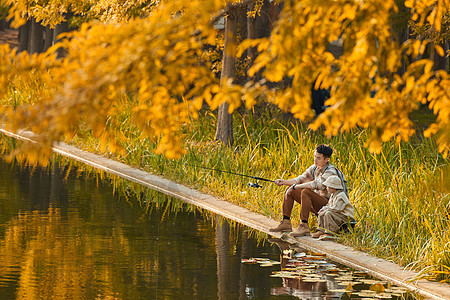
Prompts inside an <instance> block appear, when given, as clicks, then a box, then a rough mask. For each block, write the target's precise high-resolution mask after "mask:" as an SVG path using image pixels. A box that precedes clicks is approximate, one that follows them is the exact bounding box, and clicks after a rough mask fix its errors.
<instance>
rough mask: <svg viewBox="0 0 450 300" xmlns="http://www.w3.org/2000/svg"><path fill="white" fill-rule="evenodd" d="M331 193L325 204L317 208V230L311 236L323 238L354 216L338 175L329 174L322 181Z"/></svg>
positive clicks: (337, 229)
mask: <svg viewBox="0 0 450 300" xmlns="http://www.w3.org/2000/svg"><path fill="white" fill-rule="evenodd" d="M323 185H324V186H326V187H327V191H328V193H330V194H331V197H330V199H329V200H328V203H327V205H325V206H324V207H322V208H321V209H320V210H319V214H318V217H317V232H316V233H313V234H312V235H311V236H312V237H313V238H318V239H325V238H327V237H328V236H333V235H334V234H335V233H337V232H338V231H339V228H340V227H341V225H343V224H345V223H347V222H349V221H351V220H353V219H354V218H355V209H354V208H353V205H352V204H351V203H350V201H349V200H348V196H347V194H346V193H345V192H344V187H343V185H342V182H341V179H340V178H339V177H338V176H330V177H328V178H327V180H325V182H324V183H323Z"/></svg>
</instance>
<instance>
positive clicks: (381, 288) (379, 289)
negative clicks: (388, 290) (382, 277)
mask: <svg viewBox="0 0 450 300" xmlns="http://www.w3.org/2000/svg"><path fill="white" fill-rule="evenodd" d="M369 290H371V291H375V292H384V290H385V288H384V285H382V284H381V283H375V284H372V285H371V286H370V287H369Z"/></svg>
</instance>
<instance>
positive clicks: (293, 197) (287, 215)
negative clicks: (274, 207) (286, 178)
mask: <svg viewBox="0 0 450 300" xmlns="http://www.w3.org/2000/svg"><path fill="white" fill-rule="evenodd" d="M301 194H302V189H297V190H293V189H292V188H291V187H288V188H287V189H286V191H285V193H284V197H283V221H281V223H280V224H279V225H278V226H277V227H274V228H270V229H269V231H272V232H284V231H292V224H291V213H292V208H293V207H294V203H295V202H298V203H300V197H301Z"/></svg>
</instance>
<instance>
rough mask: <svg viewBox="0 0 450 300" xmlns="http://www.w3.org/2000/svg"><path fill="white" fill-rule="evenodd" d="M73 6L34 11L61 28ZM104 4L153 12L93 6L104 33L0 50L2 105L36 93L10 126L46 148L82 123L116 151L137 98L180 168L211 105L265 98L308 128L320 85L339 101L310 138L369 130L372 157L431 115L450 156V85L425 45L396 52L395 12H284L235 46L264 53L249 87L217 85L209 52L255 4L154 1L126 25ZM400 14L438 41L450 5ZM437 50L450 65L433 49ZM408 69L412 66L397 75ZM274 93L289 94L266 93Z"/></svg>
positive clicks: (16, 10)
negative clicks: (36, 50) (190, 131)
mask: <svg viewBox="0 0 450 300" xmlns="http://www.w3.org/2000/svg"><path fill="white" fill-rule="evenodd" d="M5 1H6V0H3V2H2V3H4V4H6V5H8V6H9V7H10V16H11V17H13V18H14V19H15V20H20V19H21V18H24V16H26V14H25V13H24V8H23V7H22V6H23V3H25V2H26V1H24V2H22V1H12V0H8V1H6V2H5ZM68 2H69V1H57V0H53V1H45V4H46V6H45V7H47V11H44V10H43V7H42V6H40V5H38V4H36V3H38V2H36V1H33V2H32V3H31V2H30V3H29V4H30V5H29V6H27V8H26V9H27V11H28V12H29V11H33V12H35V13H36V14H41V18H42V19H41V20H44V19H47V20H48V22H53V21H54V20H56V21H57V20H58V14H57V13H56V12H57V8H59V7H64V5H66V4H67V3H68ZM103 2H105V3H103ZM106 2H108V3H113V2H114V3H117V4H118V5H119V6H120V5H125V4H126V3H131V2H132V3H133V4H135V5H137V6H136V7H138V6H139V5H141V4H143V5H144V6H145V3H144V2H145V1H113V2H110V1H96V3H97V5H98V7H99V8H100V10H98V11H99V12H103V13H102V15H103V16H105V17H104V19H102V20H103V22H99V21H98V20H97V21H94V22H89V23H85V24H83V25H82V26H81V28H80V29H79V30H77V31H75V32H73V33H70V34H67V39H66V40H64V41H63V42H62V43H60V44H59V45H57V46H55V47H53V48H51V49H49V51H47V52H46V53H44V54H40V55H33V56H28V55H27V54H26V53H21V54H18V53H16V52H14V51H12V50H11V49H9V48H8V47H6V46H3V47H2V48H1V50H0V51H1V57H0V60H1V61H0V63H1V65H0V96H1V97H6V98H7V97H8V93H9V92H10V91H11V89H12V88H13V89H17V88H20V84H21V83H23V82H25V81H27V79H30V78H32V79H33V80H38V81H39V82H40V83H39V92H37V93H36V95H35V98H34V99H33V101H32V103H30V104H26V105H21V106H12V105H4V106H3V107H2V110H1V114H2V121H3V122H4V123H5V126H7V127H8V128H9V129H11V130H19V129H22V128H29V129H31V130H33V131H34V132H35V133H37V134H38V135H39V137H40V139H41V140H40V141H41V144H42V145H44V146H45V147H47V148H48V147H50V146H51V144H52V142H53V141H57V140H61V139H62V138H64V137H65V136H67V135H72V134H74V133H75V132H76V130H77V127H78V126H79V125H80V122H83V124H85V126H90V128H91V129H92V130H93V132H94V134H95V135H96V136H98V137H100V138H101V140H102V142H103V144H104V145H107V144H109V145H114V143H111V142H108V141H110V138H114V139H116V140H117V141H119V142H120V139H121V138H120V133H118V132H116V131H115V130H114V127H113V126H107V120H109V119H110V118H111V116H114V115H117V114H119V113H120V111H121V105H123V100H120V101H119V100H118V99H123V97H124V95H132V97H128V98H127V99H129V100H127V101H128V102H129V104H132V106H133V113H134V121H135V124H136V125H137V126H139V128H140V129H141V130H142V131H143V132H144V133H145V134H147V135H148V136H150V137H153V138H154V139H155V141H157V143H158V148H157V150H156V151H157V152H159V153H164V154H165V155H167V156H168V157H171V158H173V157H179V156H180V155H182V154H183V151H184V150H183V137H182V135H181V132H180V128H181V126H182V125H183V124H185V123H186V122H188V121H189V116H190V115H192V116H194V117H195V116H196V114H197V113H198V111H199V110H200V109H201V108H202V106H203V104H204V103H207V104H208V105H209V106H210V107H211V109H216V108H217V107H219V106H220V105H221V104H223V103H227V106H228V111H229V112H232V111H233V110H235V109H236V108H237V107H239V106H241V105H243V104H244V105H245V106H246V107H248V108H251V107H253V106H254V105H255V104H256V103H257V99H259V98H264V99H267V101H269V102H271V103H274V104H276V105H278V106H279V107H280V108H281V109H284V110H287V111H290V112H292V113H293V114H294V115H295V116H296V117H297V118H298V119H300V120H306V119H310V118H312V116H313V115H312V111H311V109H310V104H311V95H310V90H311V86H312V85H315V87H317V88H319V87H320V88H326V89H328V88H329V89H330V90H331V98H330V99H329V100H328V101H327V103H326V105H327V106H328V108H327V110H326V111H325V113H323V114H322V115H320V116H319V117H318V118H316V119H315V121H314V122H313V123H311V127H312V128H313V129H317V128H318V127H320V126H322V125H323V126H324V127H325V133H326V134H330V135H332V134H337V133H338V132H345V131H347V130H350V129H352V128H355V127H363V128H370V130H371V136H370V138H369V140H368V141H367V146H368V147H369V148H370V150H371V151H374V152H377V151H379V149H380V146H381V144H382V142H384V141H387V140H390V139H395V140H397V141H400V140H408V139H409V138H410V137H411V136H412V135H413V134H414V126H413V123H412V121H411V120H410V118H409V117H410V114H411V112H413V111H414V110H417V109H418V108H419V107H420V105H421V104H422V105H424V104H425V105H428V106H429V107H430V108H431V109H432V110H433V112H434V114H435V115H436V116H437V118H436V121H435V122H434V123H433V124H432V125H431V126H430V127H429V128H428V129H427V130H426V131H425V134H426V136H431V135H434V136H436V138H437V141H438V144H439V150H440V151H441V152H442V153H443V154H444V155H445V156H446V155H447V154H448V151H449V147H450V124H449V123H450V98H449V95H450V93H449V92H450V90H449V89H450V80H449V74H448V73H447V72H446V71H445V70H435V69H434V68H433V61H432V60H430V59H419V58H420V57H421V55H422V54H423V53H424V51H425V49H427V47H426V46H427V44H429V42H430V41H429V40H420V39H415V40H412V39H409V40H407V41H406V42H402V43H400V42H399V41H397V40H396V39H395V38H394V34H393V31H392V26H391V24H392V18H394V17H395V14H396V12H397V11H398V7H397V4H396V1H395V0H365V1H348V0H337V1H329V0H321V1H317V0H315V1H311V0H295V1H294V0H290V1H289V0H286V1H283V7H282V10H281V12H280V14H279V17H278V20H277V22H276V24H275V25H274V27H273V30H272V33H271V35H270V36H269V37H266V38H260V39H255V40H247V41H244V42H243V43H242V44H241V45H239V46H237V47H238V48H239V51H238V54H240V55H243V54H244V53H246V51H245V50H246V49H248V48H249V47H255V48H256V49H257V50H258V56H257V58H256V59H255V60H254V63H253V65H252V66H251V68H250V70H249V75H250V76H252V75H254V74H255V73H256V72H261V74H262V79H261V80H259V81H257V82H248V83H246V84H245V85H238V84H237V83H235V82H232V81H229V80H222V84H220V82H219V81H218V79H217V78H216V77H215V76H214V75H213V73H212V72H211V65H210V62H209V61H208V59H207V56H206V55H205V51H206V50H205V49H206V48H207V47H205V46H206V45H209V44H213V43H215V39H216V36H217V30H215V29H214V26H213V25H214V20H216V19H217V16H220V15H226V13H227V11H228V9H229V8H230V7H232V6H236V5H242V4H248V3H249V1H233V2H227V1H219V0H215V1H213V0H211V1H203V0H190V1H179V0H178V1H171V0H166V1H155V4H156V5H154V6H152V7H151V9H148V11H146V13H145V14H143V15H140V16H139V17H133V18H121V17H120V9H117V12H116V13H114V11H115V10H114V9H112V7H114V6H111V8H108V4H107V3H106ZM63 3H65V4H63ZM102 3H103V4H102ZM70 4H71V5H73V7H72V9H74V7H89V8H90V9H91V8H92V7H93V3H89V1H86V2H83V1H81V0H80V1H75V0H72V2H70ZM404 4H405V6H407V7H408V8H409V9H410V11H411V20H412V21H413V22H417V24H419V25H421V24H428V25H429V26H432V27H433V28H434V29H435V30H436V31H440V30H441V29H442V19H443V16H444V15H446V14H448V8H449V7H450V0H438V1H432V2H430V1H427V0H417V1H413V0H410V1H406V2H405V3H404ZM76 5H79V6H76ZM51 7H53V8H54V9H49V8H51ZM133 7H134V6H133ZM145 7H148V6H145ZM102 8H105V9H103V10H102ZM105 12H108V13H105ZM108 14H109V15H108ZM116 14H117V18H116V17H114V16H115V15H116ZM106 16H109V17H106ZM52 20H53V21H52ZM337 40H339V41H342V43H343V54H342V55H341V56H340V57H334V56H333V55H332V54H331V53H330V52H329V50H328V45H329V44H330V43H331V42H334V41H337ZM432 46H433V47H435V50H436V51H437V53H439V54H440V55H442V56H445V55H446V54H445V53H444V51H443V49H442V48H441V47H440V46H438V45H437V44H432ZM57 47H62V48H64V49H65V51H66V52H67V55H66V56H65V57H64V58H61V59H58V58H56V55H55V50H56V48H57ZM230 51H232V50H230ZM402 60H406V61H407V65H406V69H405V72H403V74H399V73H398V69H399V68H400V66H401V65H402ZM267 82H271V84H270V85H267V84H266V83H267ZM278 82H284V83H286V82H289V84H283V85H279V86H278V87H277V88H270V87H273V86H276V83H278ZM86 124H87V125H86ZM117 149H119V147H117ZM41 151H44V150H41ZM42 153H44V154H45V153H46V152H45V151H44V152H42Z"/></svg>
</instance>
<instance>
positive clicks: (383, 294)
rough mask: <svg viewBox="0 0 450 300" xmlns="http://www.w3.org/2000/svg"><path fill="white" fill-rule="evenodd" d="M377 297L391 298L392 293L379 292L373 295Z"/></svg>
mask: <svg viewBox="0 0 450 300" xmlns="http://www.w3.org/2000/svg"><path fill="white" fill-rule="evenodd" d="M375 298H377V299H392V295H391V294H388V293H379V294H376V295H375Z"/></svg>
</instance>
